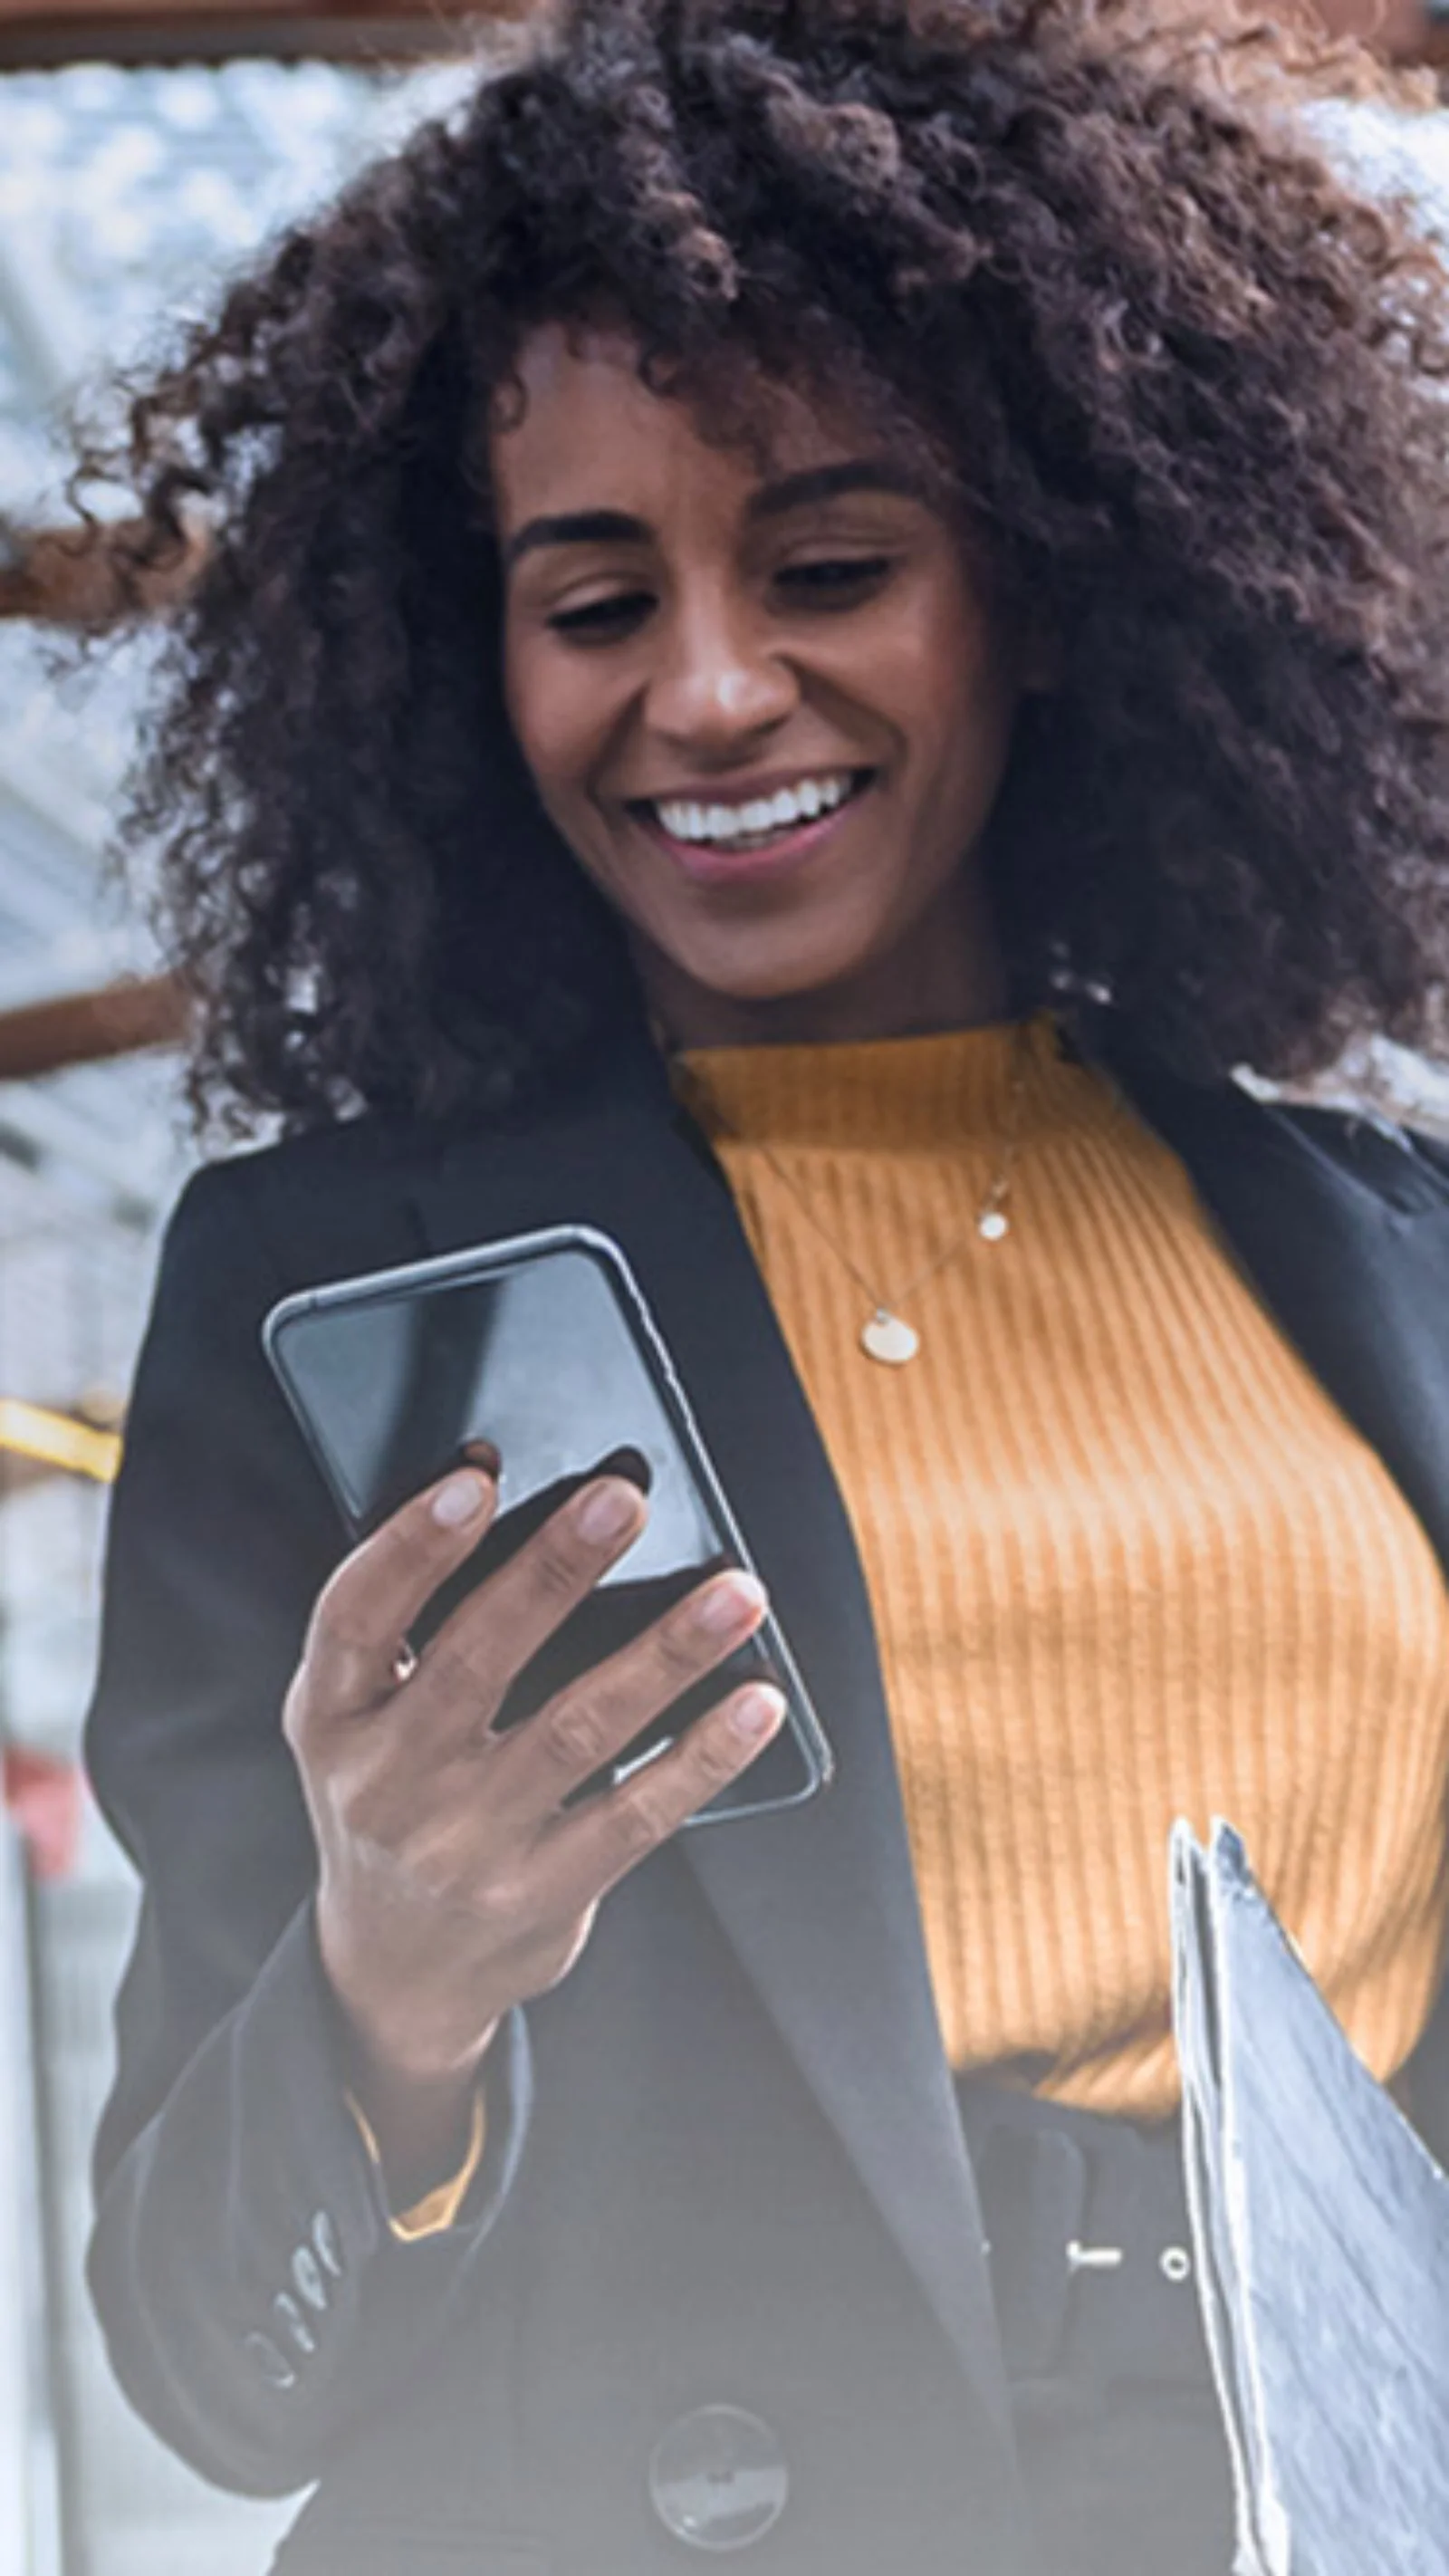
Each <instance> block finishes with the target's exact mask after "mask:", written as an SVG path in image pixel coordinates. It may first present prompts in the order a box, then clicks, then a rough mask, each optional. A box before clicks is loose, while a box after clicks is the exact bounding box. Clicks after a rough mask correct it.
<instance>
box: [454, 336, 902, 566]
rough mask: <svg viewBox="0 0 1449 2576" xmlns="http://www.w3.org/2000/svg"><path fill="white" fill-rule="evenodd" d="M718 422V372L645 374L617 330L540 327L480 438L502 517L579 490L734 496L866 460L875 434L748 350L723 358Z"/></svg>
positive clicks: (637, 349)
mask: <svg viewBox="0 0 1449 2576" xmlns="http://www.w3.org/2000/svg"><path fill="white" fill-rule="evenodd" d="M728 371H729V379H730V381H729V384H728V388H727V390H728V396H729V401H728V411H729V417H728V419H722V418H721V416H720V411H719V408H718V404H717V402H716V403H713V404H712V402H711V394H712V393H713V394H715V395H718V393H719V391H720V386H719V382H718V379H719V375H720V373H721V369H720V368H719V367H712V368H711V369H710V370H709V373H708V380H707V381H701V382H699V383H691V381H690V379H689V378H688V376H687V375H685V374H684V373H683V372H681V373H680V374H679V376H678V379H677V381H676V383H675V384H674V385H671V382H670V377H669V372H668V370H667V369H665V370H658V371H654V370H651V372H650V376H649V378H648V379H647V380H646V375H645V373H644V371H643V351H642V348H641V344H640V342H639V341H638V339H637V338H636V337H635V336H634V335H633V334H632V333H630V332H629V331H628V330H627V329H625V328H624V327H623V326H620V325H609V324H603V323H598V324H589V325H584V324H565V323H561V322H549V323H543V324H540V325H539V326H538V328H537V329H536V330H534V331H532V332H531V333H530V334H529V335H528V337H527V339H526V340H525V341H524V342H523V345H522V347H521V348H520V350H519V353H518V356H517V359H516V361H515V365H514V381H513V385H512V387H511V388H510V395H509V399H508V400H507V402H506V404H500V405H498V406H496V407H495V413H494V418H493V420H492V423H491V424H490V430H489V455H490V464H491V469H492V480H493V485H494V491H495V495H496V498H497V501H498V505H499V513H500V516H501V517H506V518H509V519H513V518H515V517H516V516H517V515H518V514H519V513H520V512H524V513H527V512H531V511H532V510H535V509H540V508H546V507H547V506H549V503H550V499H551V497H552V495H553V494H554V492H555V491H556V490H557V489H558V487H560V486H570V487H572V486H577V485H578V484H579V482H580V481H581V480H585V481H588V482H591V483H595V484H602V483H604V482H606V481H607V482H610V483H613V484H619V485H628V486H630V487H632V494H633V497H635V498H638V497H640V496H644V497H647V496H648V495H649V494H650V493H651V491H652V493H653V495H654V497H655V498H656V499H658V498H659V497H661V491H660V483H661V478H666V479H667V481H668V482H671V483H672V482H675V481H678V480H681V479H683V480H685V481H688V482H707V483H708V484H709V485H710V486H711V487H712V488H713V489H715V490H717V491H719V492H721V493H722V494H723V493H724V492H726V491H729V490H733V491H734V492H735V493H736V494H737V495H738V496H739V497H741V498H743V497H744V496H745V495H746V494H747V493H749V492H750V491H752V490H755V489H757V488H758V487H759V486H760V485H761V484H763V483H766V482H769V481H771V480H773V479H775V478H778V477H780V476H784V475H791V474H794V473H796V472H799V471H801V470H804V469H807V468H809V467H812V466H817V465H826V464H830V463H834V462H837V461H843V460H846V459H850V458H855V457H858V456H861V455H866V454H874V453H876V452H877V451H878V450H879V449H880V447H881V443H882V442H881V426H880V423H879V421H878V420H875V421H873V420H871V419H869V418H868V417H867V416H866V413H865V410H864V407H863V406H862V405H861V404H859V403H858V402H852V401H851V400H849V399H848V398H847V397H846V396H844V395H841V396H840V397H839V398H835V397H831V398H827V397H825V396H824V395H823V394H822V393H816V392H814V391H812V390H811V389H809V388H808V387H807V386H805V385H804V384H803V383H794V382H791V381H788V380H786V379H784V378H781V377H779V376H774V375H769V374H767V373H766V372H765V371H764V369H763V368H762V367H761V366H760V364H759V362H758V361H757V360H755V359H752V357H751V356H750V353H749V352H748V351H747V350H746V349H743V348H741V349H739V350H738V351H732V352H730V353H729V359H728Z"/></svg>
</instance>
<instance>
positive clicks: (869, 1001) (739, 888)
mask: <svg viewBox="0 0 1449 2576" xmlns="http://www.w3.org/2000/svg"><path fill="white" fill-rule="evenodd" d="M518 375H519V379H520V383H521V386H522V391H523V397H524V399H523V402H522V404H521V405H520V406H519V408H518V410H517V412H516V413H515V414H514V415H512V416H511V418H510V420H509V422H508V424H507V425H506V426H498V427H496V428H495V430H494V433H493V438H492V446H491V465H492V472H493V478H494V488H495V497H496V509H497V521H498V530H499V537H500V543H501V550H502V556H503V561H504V565H505V568H506V572H507V582H508V588H507V611H506V634H505V647H506V670H507V684H508V698H509V708H510V713H511V715H512V719H513V723H514V727H515V730H516V732H517V735H518V739H519V743H520V745H521V748H522V750H523V753H524V757H525V758H526V760H527V762H528V766H529V769H530V771H531V772H532V775H533V779H534V782H535V785H536V787H537V789H538V792H539V794H540V796H541V798H542V800H543V803H544V805H545V806H546V808H547V810H548V812H549V814H550V815H551V817H552V819H553V821H554V823H555V824H556V825H557V827H558V829H559V831H560V832H561V833H562V835H563V837H564V839H565V840H566V841H567V842H568V844H569V846H570V848H571V849H572V850H573V852H574V854H575V856H576V857H577V859H578V860H579V863H580V865H581V866H582V867H583V868H584V869H585V870H586V872H587V873H588V875H589V876H590V877H592V879H593V880H594V882H595V884H596V885H597V886H598V887H599V889H600V890H601V892H602V893H603V894H604V895H605V896H606V898H607V899H608V901H609V902H610V903H611V904H612V905H613V907H614V908H615V909H616V910H617V911H618V912H619V913H620V914H621V915H622V916H623V918H624V920H625V922H626V924H627V926H628V930H629V934H630V939H631V944H632V946H633V949H634V953H635V956H636V959H637V962H638V964H639V968H640V972H641V975H642V977H643V980H644V982H645V985H646V988H647V989H648V991H649V995H650V999H651V1001H652V1002H653V1004H654V1006H655V1008H656V1010H657V1011H658V1013H659V1015H660V1016H661V1017H662V1018H663V1019H664V1020H665V1022H666V1024H667V1025H669V1026H670V1027H671V1028H672V1029H673V1031H674V1033H675V1034H676V1035H678V1036H680V1037H681V1038H684V1037H687V1036H691V1035H694V1036H700V1035H703V1034H704V1033H705V1031H706V1030H708V1031H709V1032H710V1033H712V1034H715V1035H720V1034H724V1033H726V1032H730V1033H733V1034H736V1035H738V1036H741V1037H744V1038H748V1037H751V1036H757V1037H758V1036H781V1035H789V1034H800V1035H805V1034H809V1033H811V1032H812V1031H813V1032H815V1033H822V1032H824V1031H826V1030H828V1031H829V1032H830V1033H832V1034H835V1035H839V1036H870V1035H886V1034H890V1033H891V1032H892V1031H898V1030H902V1029H905V1028H909V1027H912V1026H923V1025H924V1026H929V1025H941V1024H946V1025H949V1024H959V1023H960V1022H962V1021H968V1020H971V1019H974V1018H985V1017H991V1016H994V1015H995V1012H996V1011H997V1009H998V1008H999V1007H1000V999H1001V995H1000V969H999V965H998V961H997V957H996V951H995V944H994V940H993V936H992V932H991V926H990V922H989V917H988V914H987V908H986V905H985V901H984V897H983V894H982V889H981V885H980V879H979V874H978V869H977V850H978V845H979V842H980V838H981V834H982V831H983V829H984V826H985V823H986V820H987V817H988V815H989V813H990V811H991V807H992V805H993V803H994V801H995V797H996V793H997V789H998V786H999V784H1000V780H1001V776H1002V772H1003V769H1004V766H1005V762H1006V757H1007V751H1008V746H1009V742H1010V735H1011V727H1012V721H1013V717H1014V714H1015V709H1016V704H1017V699H1018V696H1019V694H1020V688H1021V685H1022V682H1021V675H1020V673H1019V671H1018V669H1017V667H1016V657H1015V656H1014V655H1013V654H1012V652H1011V651H1010V650H1009V649H1008V647H1007V645H1006V642H1005V639H1004V638H1003V636H1002V634H1001V632H1000V630H999V626H998V622H997V620H996V619H995V618H994V616H993V615H992V614H991V612H990V609H989V607H988V604H987V600H986V597H985V588H984V583H983V581H982V577H981V573H980V569H979V567H978V565H977V564H976V562H975V560H974V557H973V552H972V549H971V547H970V545H969V543H968V540H967V537H966V534H965V532H964V530H963V528H962V526H961V525H960V523H959V520H958V519H957V518H955V517H953V516H951V515H949V514H948V513H947V511H946V509H945V507H944V506H942V505H941V504H939V503H938V502H937V501H936V500H935V498H934V497H932V496H930V495H929V494H928V493H927V491H926V489H925V487H924V483H923V478H922V477H921V475H920V473H919V471H918V470H910V469H907V468H906V467H905V466H904V465H902V464H901V463H900V462H899V461H898V460H896V459H894V458H892V457H891V456H889V455H882V454H881V452H880V445H879V436H878V433H877V432H875V431H874V430H873V429H872V427H871V426H870V425H869V424H867V423H866V422H864V421H862V420H859V419H856V418H853V417H852V416H851V414H850V412H849V410H848V408H847V407H845V406H843V405H842V406H836V407H832V409H831V411H830V413H829V416H828V417H827V415H826V412H825V410H824V407H823V406H822V405H820V404H818V403H816V402H812V401H811V400H808V399H807V398H806V397H805V396H804V395H803V394H802V393H800V392H797V391H794V390H792V389H788V388H785V387H782V386H779V385H778V384H773V385H771V386H770V387H769V388H768V389H767V392H768V404H769V413H770V417H771V422H772V436H771V440H770V447H769V453H768V456H767V457H766V458H765V459H764V460H763V461H762V460H761V458H760V457H759V456H758V454H756V453H754V452H752V453H750V454H748V455H747V454H745V453H744V452H743V451H742V450H741V449H740V448H739V447H737V446H734V445H730V446H725V445H722V444H721V443H720V442H719V440H718V438H717V437H710V436H706V435H705V434H704V431H703V429H702V427H701V425H700V423H699V422H698V420H697V419H696V417H695V415H694V413H693V412H692V411H691V409H690V407H689V405H688V403H687V402H686V401H684V400H683V399H680V398H675V397H670V396H664V395H660V394H658V393H656V392H654V391H652V390H651V389H650V388H649V387H648V386H647V385H645V384H644V383H643V382H641V379H640V375H639V352H638V349H637V347H636V346H635V344H634V343H633V342H632V341H631V340H630V339H628V338H627V336H625V335H624V334H622V333H620V332H611V331H608V330H605V329H603V328H594V329H588V330H585V329H575V330H572V331H568V330H565V329H564V328H563V327H562V326H558V325H549V326H545V327H543V328H541V329H539V330H538V331H536V332H535V333H534V334H533V336H532V337H531V338H530V339H529V341H528V342H527V343H526V344H525V347H524V350H523V352H522V355H521V358H520V362H519V368H518ZM762 407H763V406H762Z"/></svg>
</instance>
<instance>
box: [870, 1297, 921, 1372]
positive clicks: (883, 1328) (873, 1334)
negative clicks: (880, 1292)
mask: <svg viewBox="0 0 1449 2576" xmlns="http://www.w3.org/2000/svg"><path fill="white" fill-rule="evenodd" d="M860 1347H861V1349H862V1350H863V1351H865V1352H867V1353H868V1354H869V1356H870V1358H871V1359H873V1360H883V1361H884V1362H885V1365H886V1367H887V1368H904V1367H905V1364H906V1362H907V1360H913V1359H914V1358H915V1356H916V1353H917V1351H918V1350H919V1349H920V1347H921V1336H920V1334H919V1333H917V1332H914V1331H913V1330H912V1328H911V1326H910V1325H909V1324H908V1323H906V1322H905V1321H904V1320H903V1318H902V1317H901V1316H899V1315H892V1314H891V1313H890V1312H889V1310H888V1309H887V1308H886V1307H884V1306H877V1308H876V1310H875V1313H874V1314H873V1315H872V1316H871V1317H870V1319H869V1321H868V1322H867V1323H864V1324H862V1326H861V1328H860Z"/></svg>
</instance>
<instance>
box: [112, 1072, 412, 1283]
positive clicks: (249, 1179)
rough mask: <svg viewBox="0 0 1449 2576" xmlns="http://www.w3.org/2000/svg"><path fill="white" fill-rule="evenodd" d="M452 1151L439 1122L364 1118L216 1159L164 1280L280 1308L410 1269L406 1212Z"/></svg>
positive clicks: (175, 1218) (184, 1220)
mask: <svg viewBox="0 0 1449 2576" xmlns="http://www.w3.org/2000/svg"><path fill="white" fill-rule="evenodd" d="M449 1141H450V1131H449V1129H448V1128H447V1127H445V1126H444V1125H442V1124H440V1123H439V1122H436V1121H431V1120H428V1119H425V1118H421V1117H383V1116H380V1115H366V1116H362V1117H358V1118H352V1119H345V1120H339V1121H338V1122H336V1124H334V1125H331V1126H326V1127H317V1128H313V1129H309V1130H307V1131H306V1132H305V1133H303V1134H300V1135H295V1136H288V1137H284V1138H281V1139H279V1140H276V1141H273V1142H270V1143H266V1144H262V1145H248V1146H245V1147H242V1148H240V1149H238V1150H236V1151H234V1152H230V1153H224V1154H220V1155H218V1156H216V1157H214V1158H212V1159H210V1160H208V1161H206V1162H203V1163H201V1164H199V1165H198V1166H197V1168H196V1170H195V1171H194V1172H193V1173H192V1174H191V1176H190V1178H189V1179H188V1180H187V1182H186V1183H185V1186H184V1187H183V1189H182V1191H181V1193H180V1196H179V1198H178V1199H177V1202H176V1205H175V1207H174V1209H173V1210H172V1214H171V1218H170V1222H169V1224H168V1226H167V1230H166V1240H165V1246H164V1250H163V1256H162V1267H163V1275H164V1274H165V1273H166V1272H170V1273H172V1274H173V1275H174V1274H178V1273H179V1274H182V1275H184V1277H185V1278H186V1279H187V1281H188V1282H189V1283H191V1284H192V1285H193V1289H194V1288H195V1287H197V1286H202V1285H204V1286H208V1287H210V1286H213V1285H214V1284H215V1283H216V1282H217V1281H218V1280H220V1279H225V1280H227V1281H228V1282H229V1283H230V1285H231V1289H232V1292H233V1294H245V1292H246V1283H247V1282H251V1283H252V1289H251V1293H252V1296H253V1297H254V1298H256V1297H280V1296H282V1295H284V1294H286V1293H287V1292H288V1291H289V1290H290V1289H292V1288H294V1287H300V1286H304V1285H309V1284H313V1283H315V1282H317V1281H320V1280H322V1279H324V1278H329V1277H333V1278H340V1277H344V1276H346V1275H347V1274H348V1273H349V1272H355V1271H362V1270H367V1269H376V1268H381V1267H384V1266H385V1265H386V1264H387V1263H389V1262H393V1261H399V1260H405V1259H407V1258H409V1257H410V1255H411V1254H412V1253H413V1252H415V1251H416V1249H417V1248H418V1247H417V1243H416V1240H415V1228H414V1226H413V1223H412V1222H411V1220H410V1218H409V1213H408V1210H409V1203H410V1200H411V1198H412V1195H413V1193H414V1191H415V1190H416V1189H417V1188H418V1186H419V1185H420V1184H421V1183H423V1182H424V1181H425V1180H426V1178H427V1176H428V1174H429V1173H430V1172H431V1171H432V1170H433V1169H434V1168H435V1167H436V1165H437V1164H438V1162H439V1160H440V1158H441V1157H442V1156H443V1155H444V1154H445V1153H446V1152H447V1150H448V1146H449Z"/></svg>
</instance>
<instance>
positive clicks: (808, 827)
mask: <svg viewBox="0 0 1449 2576" xmlns="http://www.w3.org/2000/svg"><path fill="white" fill-rule="evenodd" d="M873 784H874V780H873V779H868V780H866V781H865V783H864V784H863V785H862V786H860V787H858V788H857V789H856V791H855V793H854V795H852V796H847V797H846V799H845V802H844V804H842V805H837V806H836V807H835V808H834V809H833V811H832V812H831V813H829V814H817V815H816V817H815V819H814V821H813V822H810V823H800V824H797V825H795V826H793V827H792V828H791V829H790V830H788V831H784V832H781V833H780V834H778V836H777V837H776V838H775V839H773V840H771V841H768V842H766V843H765V844H764V845H763V846H762V847H761V848H759V849H755V850H726V849H721V848H720V846H719V845H718V843H716V842H709V841H681V840H677V839H676V838H675V835H674V834H673V833H672V832H667V831H666V830H665V828H664V825H663V824H662V823H661V822H660V820H659V818H658V816H657V814H655V813H653V812H651V811H648V810H645V811H643V812H640V811H638V810H637V809H636V810H635V820H636V821H637V823H638V824H639V826H640V829H641V830H642V831H645V832H647V833H648V835H649V837H650V839H651V841H653V842H655V843H656V845H657V846H658V847H659V848H660V849H663V850H667V851H668V853H669V856H670V857H671V859H673V860H674V861H675V863H676V864H677V866H678V868H679V870H680V872H681V874H682V875H684V876H686V877H688V878H689V880H690V882H691V884H693V885H704V886H729V885H760V884H763V883H765V882H766V881H767V880H768V879H770V878H773V877H781V876H787V875H788V874H789V873H790V871H791V869H793V868H798V867H800V866H802V865H803V863H804V862H805V861H806V860H807V859H811V858H813V857H814V855H815V853H816V851H817V850H819V849H821V848H823V846H824V844H825V843H826V842H827V841H828V840H829V839H830V837H831V834H832V833H833V832H835V831H837V830H838V829H839V827H840V825H841V824H842V823H843V822H844V821H845V819H846V817H847V815H849V814H853V813H854V811H855V809H856V807H857V806H858V805H859V804H860V801H861V799H862V797H863V796H865V795H867V794H868V793H869V791H870V787H871V786H872V785H873Z"/></svg>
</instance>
